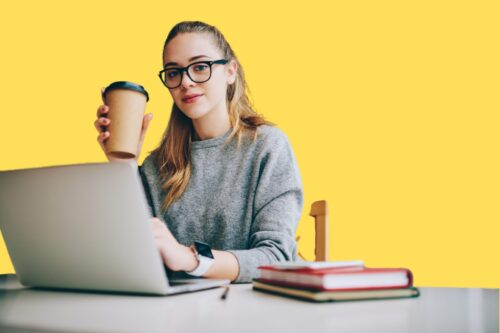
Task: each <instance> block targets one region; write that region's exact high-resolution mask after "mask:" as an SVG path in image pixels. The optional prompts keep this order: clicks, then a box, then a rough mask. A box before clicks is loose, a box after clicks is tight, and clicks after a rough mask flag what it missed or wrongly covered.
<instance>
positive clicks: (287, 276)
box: [259, 266, 413, 290]
mask: <svg viewBox="0 0 500 333" xmlns="http://www.w3.org/2000/svg"><path fill="white" fill-rule="evenodd" d="M259 269H260V281H264V282H268V283H273V284H280V285H284V286H290V287H304V288H311V289H316V290H367V289H400V288H408V287H411V286H412V284H413V274H412V272H411V271H410V270H409V269H406V268H368V267H364V266H346V267H330V268H318V269H313V268H299V269H293V270H291V269H281V268H279V267H277V266H261V267H259Z"/></svg>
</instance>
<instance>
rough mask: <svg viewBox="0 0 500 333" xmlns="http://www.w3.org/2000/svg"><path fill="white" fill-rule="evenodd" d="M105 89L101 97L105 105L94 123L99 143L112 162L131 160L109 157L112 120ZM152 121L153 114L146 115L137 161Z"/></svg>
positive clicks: (100, 107) (100, 109)
mask: <svg viewBox="0 0 500 333" xmlns="http://www.w3.org/2000/svg"><path fill="white" fill-rule="evenodd" d="M103 93H104V88H102V90H101V97H102V101H103V103H104V104H103V105H100V106H99V107H98V108H97V120H96V121H95V122H94V126H95V128H96V129H97V132H98V133H99V136H98V137H97V141H98V142H99V145H100V146H101V149H102V151H103V152H104V154H106V158H107V159H108V161H110V162H116V161H124V160H130V159H122V158H116V157H112V156H110V155H108V153H107V149H106V142H107V140H108V139H109V137H110V135H111V133H109V131H108V126H109V124H110V123H111V120H110V119H109V118H107V115H108V112H109V106H107V105H106V101H105V99H104V95H103ZM151 119H153V114H152V113H148V114H146V115H144V118H143V120H142V128H141V136H140V138H139V145H138V146H137V154H136V155H135V156H136V160H138V159H139V155H140V153H141V150H142V144H143V143H144V138H145V136H146V131H147V130H148V127H149V123H150V122H151Z"/></svg>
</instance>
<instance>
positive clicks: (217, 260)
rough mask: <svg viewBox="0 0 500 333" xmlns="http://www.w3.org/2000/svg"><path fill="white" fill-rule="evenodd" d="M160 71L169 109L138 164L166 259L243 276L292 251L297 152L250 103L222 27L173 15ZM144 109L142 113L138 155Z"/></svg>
mask: <svg viewBox="0 0 500 333" xmlns="http://www.w3.org/2000/svg"><path fill="white" fill-rule="evenodd" d="M159 76H160V79H161V80H162V82H163V84H164V85H165V86H166V88H167V89H168V91H169V93H170V95H171V96H172V99H173V106H172V111H171V114H170V120H169V123H168V126H167V129H166V131H165V134H164V136H163V139H162V140H161V143H160V145H159V147H158V148H156V149H155V150H154V151H152V152H151V153H150V155H149V156H147V158H146V159H145V160H144V163H143V164H142V166H140V168H139V171H140V174H141V176H142V180H143V183H144V187H145V190H146V193H147V197H148V202H149V206H150V208H151V212H152V214H153V216H155V218H152V225H153V230H154V234H155V238H156V242H157V245H158V248H159V250H160V253H161V256H162V259H163V262H164V264H165V265H166V266H167V267H168V268H170V269H171V270H173V271H184V272H186V273H188V274H191V275H194V276H204V277H207V278H225V279H230V280H231V281H234V282H250V281H251V279H252V278H254V277H256V276H258V270H257V267H258V266H261V265H268V264H273V263H275V262H278V261H289V260H294V259H296V252H297V251H296V250H297V248H296V242H295V240H294V235H295V231H296V227H297V224H298V221H299V218H300V215H301V211H302V207H303V192H302V183H301V177H300V174H299V169H298V166H297V162H296V160H295V157H294V154H293V151H292V149H291V147H290V144H289V142H288V139H287V137H286V135H285V134H284V133H283V132H282V131H280V130H279V129H278V128H276V127H273V126H272V124H270V123H268V122H266V121H265V120H264V119H263V118H262V117H260V116H259V115H258V114H257V113H256V112H255V111H254V110H253V108H252V106H251V104H250V102H249V99H248V97H247V95H246V91H245V88H246V82H245V76H244V72H243V68H242V67H241V64H240V63H239V61H238V59H237V57H236V55H235V54H234V52H233V50H232V49H231V47H230V45H229V44H228V42H227V41H226V39H225V38H224V36H223V35H222V33H221V32H220V31H219V30H218V29H217V28H215V27H213V26H210V25H208V24H205V23H203V22H198V21H194V22H193V21H188V22H181V23H178V24H177V25H175V26H174V27H173V28H172V30H171V31H170V33H169V34H168V36H167V39H166V41H165V45H164V49H163V70H161V71H160V74H159ZM108 111H109V108H108V107H107V106H106V105H101V106H100V107H99V108H98V112H97V115H98V118H97V120H96V121H95V126H96V128H97V130H98V131H99V136H98V141H99V143H100V145H101V148H102V149H103V151H104V152H106V141H107V139H109V137H110V135H113V133H109V131H107V126H109V124H110V120H109V119H107V118H106V117H103V115H105V114H106V113H107V112H108ZM151 119H152V114H147V115H145V116H144V120H143V128H142V133H141V140H140V144H139V146H138V148H137V151H138V154H137V156H139V153H140V151H141V147H142V143H143V141H144V135H145V133H146V130H147V128H148V126H149V123H150V121H151ZM107 157H108V159H109V160H110V161H114V160H113V159H112V158H111V157H110V156H107ZM193 244H194V245H193ZM210 248H211V249H213V250H212V251H211V250H210ZM210 256H212V257H213V258H212V259H211V258H210Z"/></svg>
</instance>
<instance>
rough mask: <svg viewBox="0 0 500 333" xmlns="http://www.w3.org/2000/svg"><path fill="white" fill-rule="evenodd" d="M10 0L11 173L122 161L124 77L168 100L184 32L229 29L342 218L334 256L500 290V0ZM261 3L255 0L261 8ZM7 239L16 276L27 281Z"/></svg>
mask: <svg viewBox="0 0 500 333" xmlns="http://www.w3.org/2000/svg"><path fill="white" fill-rule="evenodd" d="M75 3H76V2H74V1H58V2H56V1H43V2H42V1H28V2H15V1H9V2H7V3H5V4H3V5H2V11H1V13H0V29H1V31H2V37H1V39H0V42H1V52H0V59H1V61H0V73H1V79H0V85H1V87H0V88H1V89H0V91H1V96H2V99H1V109H0V114H1V118H0V119H1V121H0V145H1V146H0V151H1V155H0V170H7V169H16V168H27V167H37V166H47V165H57V164H71V163H84V162H96V161H104V156H103V154H102V153H101V151H100V149H99V147H98V145H97V142H96V135H97V133H96V132H95V129H94V127H93V121H94V117H95V113H96V108H97V106H98V105H99V104H100V96H99V90H100V88H101V87H102V86H105V85H107V84H108V83H110V82H112V81H116V80H130V81H135V82H138V83H140V84H142V85H144V86H145V87H146V89H147V90H148V91H149V92H150V95H151V101H150V103H149V104H148V110H149V111H152V112H153V113H154V114H155V118H154V119H153V122H152V125H151V128H150V131H149V133H148V136H147V139H146V142H145V150H144V152H143V155H142V156H141V160H142V159H143V158H144V157H145V154H146V152H147V151H149V150H151V149H153V148H154V147H155V145H156V144H157V143H158V141H159V139H160V135H161V134H162V132H163V130H164V128H165V125H166V122H167V120H168V116H169V110H170V105H171V99H170V97H169V95H168V92H167V90H166V89H165V88H164V87H163V86H162V84H161V82H160V81H159V80H158V77H157V72H158V70H159V69H160V67H161V51H162V45H163V41H164V38H165V36H166V34H167V32H168V31H169V29H170V28H171V27H172V26H173V24H175V23H176V22H178V21H181V20H193V19H199V20H203V21H207V22H208V23H211V24H214V25H216V26H218V27H219V28H220V29H221V30H222V31H223V32H224V34H225V35H226V37H227V38H228V40H229V42H230V43H231V44H232V46H233V48H234V50H235V51H236V53H237V55H238V56H239V57H240V61H241V62H242V64H243V66H244V68H245V70H246V74H247V77H248V83H249V85H250V88H251V91H252V95H253V99H254V101H255V104H256V107H257V109H258V111H259V112H261V113H263V114H264V115H265V116H267V118H268V119H270V120H271V121H274V122H276V123H277V124H278V125H279V126H280V128H282V129H283V130H284V131H285V132H286V133H287V134H288V136H289V138H290V140H291V142H292V145H293V147H294V150H295V153H296V156H297V159H298V161H299V165H300V168H301V172H302V177H303V181H304V190H305V195H306V208H305V209H304V214H303V218H302V221H301V224H300V226H299V230H298V234H299V235H301V240H300V250H301V252H302V253H303V254H304V255H305V256H306V257H307V258H312V256H313V233H312V230H313V229H312V225H313V224H312V218H310V217H308V215H307V214H308V207H309V206H310V204H311V202H312V201H314V200H317V199H326V200H328V201H329V203H330V208H331V223H332V225H331V237H332V246H331V255H332V259H364V260H365V262H366V263H367V265H371V266H406V267H409V268H411V269H412V270H413V271H414V274H415V283H416V284H417V285H420V286H479V287H495V288H498V287H500V282H499V281H500V266H499V265H498V254H497V253H499V252H500V251H499V246H498V245H496V244H498V241H499V234H500V233H499V231H500V228H499V222H500V212H499V199H500V195H499V188H500V177H499V172H498V171H499V167H500V163H499V161H500V158H499V141H500V140H499V130H498V127H499V120H500V116H499V106H500V105H499V96H500V94H499V91H500V80H499V78H500V66H499V59H500V54H499V46H498V34H499V31H500V24H499V22H500V21H499V20H498V17H499V14H500V11H499V9H500V5H499V2H498V1H469V2H466V1H413V2H409V1H342V2H337V3H335V2H333V1H331V2H330V1H328V2H327V1H325V2H317V1H312V2H311V1H309V2H290V1H283V2H274V1H265V2H264V1H263V2H262V3H260V4H259V3H257V2H255V1H252V2H247V3H248V5H246V6H242V5H240V4H239V2H235V1H210V2H207V1H190V2H185V1H175V2H174V1H161V2H158V4H153V3H151V2H145V3H144V4H141V3H140V2H139V1H123V0H120V1H93V2H87V1H86V2H83V1H81V2H79V5H75ZM250 3H251V5H250ZM12 271H13V268H12V265H11V263H10V261H9V258H8V255H7V252H6V249H5V247H4V244H3V241H2V240H1V239H0V273H3V272H12Z"/></svg>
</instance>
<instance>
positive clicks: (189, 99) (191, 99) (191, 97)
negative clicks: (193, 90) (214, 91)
mask: <svg viewBox="0 0 500 333" xmlns="http://www.w3.org/2000/svg"><path fill="white" fill-rule="evenodd" d="M201 96H203V95H201V94H200V95H189V96H186V97H184V98H183V99H182V101H183V102H184V103H187V104H189V103H194V102H196V101H197V100H198V99H199V98H200V97H201Z"/></svg>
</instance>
